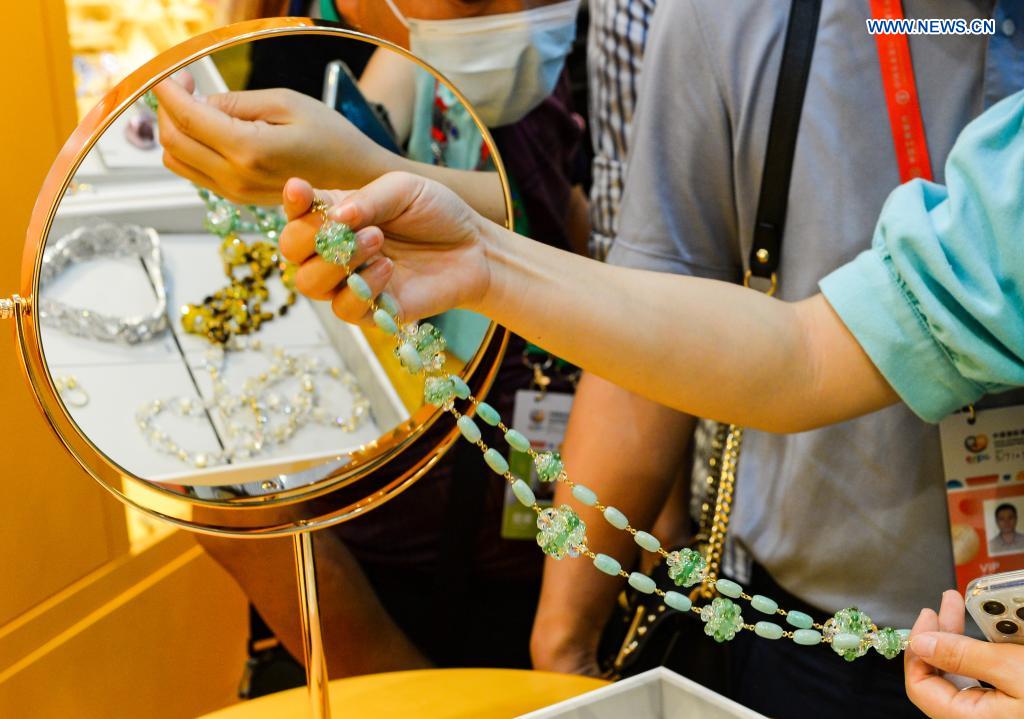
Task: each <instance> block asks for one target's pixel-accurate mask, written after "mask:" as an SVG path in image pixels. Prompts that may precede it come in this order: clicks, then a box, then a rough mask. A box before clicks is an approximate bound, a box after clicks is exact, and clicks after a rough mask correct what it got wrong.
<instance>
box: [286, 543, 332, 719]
mask: <svg viewBox="0 0 1024 719" xmlns="http://www.w3.org/2000/svg"><path fill="white" fill-rule="evenodd" d="M292 546H293V548H294V549H295V574H296V577H297V579H298V586H299V612H300V614H301V617H302V650H303V654H304V655H305V656H304V658H305V660H306V686H307V688H308V691H309V715H310V716H311V717H312V718H313V719H331V696H330V691H329V685H328V678H327V659H326V657H325V656H324V638H323V631H322V629H321V626H320V603H319V601H318V595H317V589H316V559H315V557H314V555H313V532H312V531H310V530H307V531H305V532H298V533H297V534H294V535H292Z"/></svg>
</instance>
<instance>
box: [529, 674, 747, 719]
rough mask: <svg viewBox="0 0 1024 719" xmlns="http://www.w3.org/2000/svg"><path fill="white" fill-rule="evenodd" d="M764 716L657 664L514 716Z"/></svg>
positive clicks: (661, 718)
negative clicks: (642, 671) (621, 678)
mask: <svg viewBox="0 0 1024 719" xmlns="http://www.w3.org/2000/svg"><path fill="white" fill-rule="evenodd" d="M627 718H628V719H691V718H692V719H733V718H738V719H766V718H765V717H764V715H762V714H758V713H757V712H755V711H751V710H750V709H747V708H746V707H745V706H743V705H741V704H737V703H736V702H734V701H732V700H731V699H726V698H725V697H723V696H721V695H720V694H716V693H715V692H713V691H711V690H710V689H708V688H707V687H703V686H701V685H700V684H697V683H696V682H694V681H691V680H689V679H686V678H685V677H681V676H679V675H678V674H676V673H675V672H673V671H670V670H668V669H666V668H665V667H657V668H656V669H651V670H650V671H647V672H644V673H643V674H638V675H636V676H635V677H630V678H629V679H623V680H622V681H619V682H615V683H614V684H612V685H610V686H607V687H602V688H601V689H595V690H594V691H592V692H587V693H586V694H581V695H580V696H578V697H573V698H572V699H568V700H566V701H564V702H559V703H558V704H554V705H552V706H549V707H546V708H544V709H540V710H538V711H535V712H530V713H529V714H523V715H522V716H520V717H519V718H518V719H627Z"/></svg>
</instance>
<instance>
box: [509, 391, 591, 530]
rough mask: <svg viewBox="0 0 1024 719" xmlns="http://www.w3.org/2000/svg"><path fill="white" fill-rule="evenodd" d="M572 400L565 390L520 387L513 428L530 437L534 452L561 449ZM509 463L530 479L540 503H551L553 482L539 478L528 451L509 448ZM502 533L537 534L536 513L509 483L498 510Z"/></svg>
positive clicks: (545, 505) (513, 469)
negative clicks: (526, 505) (516, 493)
mask: <svg viewBox="0 0 1024 719" xmlns="http://www.w3.org/2000/svg"><path fill="white" fill-rule="evenodd" d="M572 400H573V396H572V395H571V394H568V393H565V392H547V391H545V392H537V391H536V390H526V389H523V390H519V391H518V392H516V403H515V409H514V410H513V411H512V428H513V429H515V430H517V431H519V432H522V433H523V434H524V435H525V436H526V438H527V439H528V440H530V446H531V447H532V448H533V450H534V451H535V452H546V451H555V452H557V451H560V450H561V448H562V441H563V440H564V439H565V428H566V426H567V425H568V424H569V411H570V410H571V409H572ZM508 465H509V470H510V471H511V472H512V474H514V475H515V476H517V477H522V478H523V479H525V480H526V481H528V482H529V483H530V487H531V488H532V489H533V491H534V494H536V495H537V504H538V505H539V506H541V507H550V506H551V502H552V498H553V497H554V493H555V485H554V483H550V484H547V483H542V482H541V481H540V479H539V478H538V477H537V468H536V467H535V466H534V464H533V461H532V460H531V459H530V455H528V454H527V453H526V452H517V451H515V450H511V451H510V454H509V458H508ZM501 536H502V537H504V538H505V539H536V537H537V515H536V514H535V513H534V511H533V510H532V509H530V508H529V507H524V506H523V505H522V504H520V503H519V500H517V499H516V497H515V495H514V494H512V488H511V486H508V485H507V486H506V487H505V507H504V510H503V511H502V513H501Z"/></svg>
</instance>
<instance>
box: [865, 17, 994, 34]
mask: <svg viewBox="0 0 1024 719" xmlns="http://www.w3.org/2000/svg"><path fill="white" fill-rule="evenodd" d="M867 26H868V35H994V34H995V32H996V21H995V20H994V19H992V18H972V19H969V20H968V19H966V18H938V17H933V18H873V17H869V18H868V19H867Z"/></svg>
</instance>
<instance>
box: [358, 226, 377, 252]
mask: <svg viewBox="0 0 1024 719" xmlns="http://www.w3.org/2000/svg"><path fill="white" fill-rule="evenodd" d="M356 235H357V237H358V240H359V244H360V245H362V247H363V249H364V250H369V251H371V252H372V251H374V250H376V249H377V248H379V247H380V246H381V244H383V241H382V239H381V236H380V233H379V232H376V231H374V230H370V229H365V230H360V231H359V232H357V233H356Z"/></svg>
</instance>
